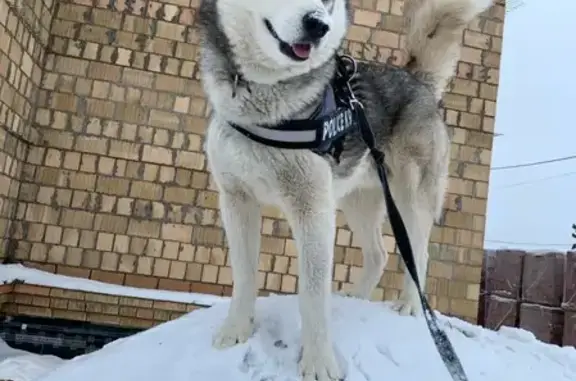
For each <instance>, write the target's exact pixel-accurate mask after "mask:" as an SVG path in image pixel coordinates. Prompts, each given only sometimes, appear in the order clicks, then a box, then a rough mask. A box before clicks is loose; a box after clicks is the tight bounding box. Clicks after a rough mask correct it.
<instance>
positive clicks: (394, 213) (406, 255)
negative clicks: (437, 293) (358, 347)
mask: <svg viewBox="0 0 576 381" xmlns="http://www.w3.org/2000/svg"><path fill="white" fill-rule="evenodd" d="M346 58H348V57H346ZM349 59H350V60H352V63H353V65H354V68H353V72H352V74H348V75H347V78H348V83H347V89H348V91H347V97H348V99H349V103H350V107H351V108H352V110H353V112H354V115H355V116H356V121H357V123H358V128H359V129H360V133H361V134H362V140H364V143H366V146H367V147H368V149H369V150H370V155H371V156H372V158H373V159H374V163H375V165H376V170H377V172H378V177H379V178H380V183H381V184H382V190H383V191H384V198H385V201H386V209H387V210H388V218H389V219H390V225H391V226H392V232H393V233H394V236H395V237H396V243H397V244H398V249H399V250H400V255H401V256H402V260H403V261H404V264H405V265H406V269H407V270H408V272H409V273H410V276H411V277H412V280H413V281H414V283H415V284H416V288H417V289H418V296H419V298H420V303H421V304H422V310H423V312H424V319H425V320H426V324H427V325H428V330H429V331H430V335H431V336H432V339H433V340H434V344H435V345H436V349H437V350H438V353H439V354H440V357H441V358H442V361H443V362H444V365H445V366H446V369H447V370H448V372H449V373H450V375H451V376H452V380H454V381H468V376H466V372H465V371H464V368H463V367H462V363H461V362H460V359H459V358H458V356H457V355H456V351H455V350H454V347H453V346H452V343H451V342H450V339H449V338H448V335H446V332H444V331H443V330H442V328H440V326H439V324H438V317H437V316H436V314H435V313H434V310H433V309H432V308H431V307H430V304H429V303H428V299H426V296H425V295H424V292H422V286H421V283H420V279H419V278H418V271H417V270H416V261H415V260H414V252H413V251H412V245H411V244H410V238H409V236H408V232H407V231H406V226H405V225H404V221H403V220H402V216H401V215H400V211H399V210H398V208H397V207H396V203H395V202H394V199H393V197H392V193H390V186H389V184H388V178H387V176H386V170H385V168H384V152H382V151H381V150H379V149H378V148H376V142H375V139H374V132H373V131H372V128H371V126H370V122H368V119H367V118H366V113H365V112H364V106H363V105H362V103H360V101H359V100H358V99H356V97H355V96H354V93H353V92H352V88H351V86H350V80H351V79H352V77H353V75H354V74H355V73H356V63H355V61H353V59H352V58H349Z"/></svg>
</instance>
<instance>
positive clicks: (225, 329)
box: [212, 318, 254, 349]
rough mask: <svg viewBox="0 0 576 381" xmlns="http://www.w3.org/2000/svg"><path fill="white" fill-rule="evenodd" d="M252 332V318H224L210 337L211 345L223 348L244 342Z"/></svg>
mask: <svg viewBox="0 0 576 381" xmlns="http://www.w3.org/2000/svg"><path fill="white" fill-rule="evenodd" d="M253 333H254V319H251V318H249V319H226V320H225V321H224V324H223V325H222V326H221V327H220V329H219V330H218V331H217V332H216V334H215V335H214V337H213V338H212V346H213V347H214V348H216V349H224V348H228V347H231V346H234V345H236V344H241V343H244V342H246V341H247V340H248V339H249V338H250V337H251V336H252V334H253Z"/></svg>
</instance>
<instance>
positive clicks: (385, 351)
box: [0, 296, 576, 381]
mask: <svg viewBox="0 0 576 381" xmlns="http://www.w3.org/2000/svg"><path fill="white" fill-rule="evenodd" d="M227 304H228V303H226V302H224V303H218V304H216V305H215V306H213V307H211V308H208V309H202V310H196V311H194V312H191V313H189V314H188V315H185V316H183V317H181V318H179V319H177V320H174V321H171V322H167V323H164V324H162V325H159V326H157V327H155V328H153V329H150V330H148V331H145V332H142V333H139V334H137V335H134V336H131V337H129V338H126V339H122V340H118V341H116V342H113V343H111V344H109V345H108V346H106V347H104V348H103V349H101V350H99V351H97V352H94V353H91V354H89V355H86V356H81V357H78V358H76V359H74V360H70V361H66V362H64V363H63V364H62V365H59V364H58V363H57V362H55V363H53V365H54V369H53V370H52V371H51V372H49V373H47V374H44V375H41V376H40V377H35V376H32V377H29V378H26V377H24V376H21V378H13V381H102V380H106V381H126V380H139V381H157V380H170V381H192V380H193V381H292V380H294V381H297V380H299V378H298V371H297V359H298V354H299V332H300V327H299V316H298V303H297V298H296V297H295V296H270V297H266V298H259V300H258V304H257V318H256V322H257V330H256V333H255V335H254V337H253V338H251V339H250V340H249V341H248V342H247V343H244V344H241V345H237V346H235V347H233V348H230V349H227V350H224V351H217V350H215V349H212V347H211V335H212V333H213V331H214V330H215V328H216V327H217V326H218V325H219V324H220V323H221V322H222V320H223V319H224V316H225V313H226V308H227ZM441 320H442V322H443V325H444V326H445V327H446V329H447V331H448V334H449V336H450V338H451V340H452V342H453V343H454V346H455V348H456V351H457V352H458V354H459V356H460V358H461V360H462V362H463V365H464V367H465V369H466V371H467V373H468V376H469V378H470V381H517V380H522V381H542V380H553V381H574V380H576V349H574V348H568V347H566V348H560V347H557V346H552V345H547V344H544V343H541V342H539V341H537V340H536V339H535V338H534V336H533V335H532V334H530V333H528V332H525V331H522V330H518V329H510V328H508V329H503V330H501V331H500V332H493V331H489V330H486V329H483V328H480V327H478V326H474V325H471V324H468V323H465V322H462V321H460V320H458V319H453V318H446V317H442V318H441ZM332 329H333V332H334V345H335V348H336V350H337V354H338V356H339V358H340V360H341V363H342V364H343V365H344V367H345V369H346V373H347V378H346V380H347V381H381V380H382V381H383V380H394V381H422V380H432V381H444V380H445V381H450V376H449V375H448V373H447V372H446V370H445V368H444V365H443V363H442V361H441V360H440V358H439V356H438V354H437V352H436V349H435V347H434V345H433V343H432V340H431V339H430V336H429V333H428V331H427V328H426V324H425V322H424V320H422V319H416V318H412V317H401V316H399V315H398V314H397V313H396V312H393V311H392V310H391V309H390V308H389V307H388V306H387V305H385V304H382V303H374V302H367V301H360V300H355V299H350V298H343V297H339V296H338V297H336V296H335V297H334V302H333V311H332ZM29 361H31V362H33V360H32V358H30V360H29ZM44 370H45V369H44ZM3 378H4V379H5V378H7V377H6V376H5V375H4V373H3V368H2V366H1V365H0V379H3Z"/></svg>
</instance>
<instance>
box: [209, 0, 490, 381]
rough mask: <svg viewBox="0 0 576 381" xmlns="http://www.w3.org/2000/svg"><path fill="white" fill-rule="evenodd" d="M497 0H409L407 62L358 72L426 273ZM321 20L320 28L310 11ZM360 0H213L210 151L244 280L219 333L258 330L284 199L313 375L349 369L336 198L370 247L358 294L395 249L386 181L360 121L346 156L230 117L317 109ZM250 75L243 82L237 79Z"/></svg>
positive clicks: (367, 290)
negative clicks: (389, 240)
mask: <svg viewBox="0 0 576 381" xmlns="http://www.w3.org/2000/svg"><path fill="white" fill-rule="evenodd" d="M491 2H492V1H491V0H412V1H411V3H409V4H408V6H407V9H406V12H405V13H406V16H407V17H406V19H407V20H408V23H407V24H408V25H407V38H406V52H407V54H408V56H409V57H411V58H410V60H409V63H408V64H407V65H406V67H403V68H398V67H393V66H390V65H383V64H369V63H359V65H358V75H356V77H355V78H354V80H353V83H352V85H353V89H354V92H355V95H356V97H357V98H358V99H359V100H360V101H361V102H362V103H363V105H364V108H365V110H366V114H367V118H368V120H369V122H370V123H371V126H372V128H373V130H374V133H375V137H376V141H377V144H378V146H379V148H380V149H382V150H383V151H384V153H385V155H386V160H385V165H386V170H387V173H388V176H389V182H390V188H391V192H392V195H393V197H394V199H395V202H396V204H397V206H398V209H399V211H400V213H401V215H402V218H403V220H404V222H405V224H406V227H407V230H408V234H409V237H410V240H411V243H412V246H413V251H414V255H415V259H416V263H417V267H418V273H419V276H420V279H425V277H426V272H427V265H428V252H427V247H428V241H429V238H430V232H431V229H432V226H433V223H434V221H435V219H437V218H438V217H439V215H440V212H441V209H442V205H443V201H444V193H445V190H446V187H447V181H448V162H449V151H450V140H449V136H448V132H447V129H446V126H445V124H444V122H443V118H442V114H441V111H440V109H439V106H438V105H439V102H440V99H441V97H442V94H443V91H444V88H445V86H446V84H447V83H448V81H449V80H450V78H451V77H452V76H453V74H454V69H455V65H456V64H457V61H458V58H459V55H460V40H461V38H462V32H463V30H464V28H465V27H466V25H467V24H468V23H469V22H470V21H471V20H472V19H473V18H474V17H476V16H477V15H478V14H479V13H480V12H482V11H484V10H486V9H487V8H488V7H489V6H490V5H491ZM305 17H308V18H310V17H312V18H314V20H315V21H314V22H315V24H314V25H313V26H318V25H321V26H322V27H323V29H322V32H321V33H319V34H318V29H317V28H316V29H314V28H312V29H311V28H310V26H309V25H307V24H305V23H303V19H304V18H305ZM349 17H350V5H349V3H348V0H290V1H287V0H203V2H202V5H201V8H200V12H199V14H198V23H199V27H200V32H201V39H202V40H201V45H202V46H201V48H202V53H201V66H200V67H201V76H202V82H203V86H204V89H205V92H206V94H207V96H208V99H209V102H210V104H211V107H212V111H213V112H212V115H211V121H210V124H209V127H208V130H207V134H206V141H205V151H206V154H207V158H208V164H209V168H210V171H211V173H212V175H213V177H214V180H215V183H216V184H217V187H218V189H219V194H220V211H221V216H222V223H223V225H224V229H225V231H226V236H227V239H228V244H229V247H230V260H231V264H232V272H233V279H234V287H233V292H232V300H231V304H230V309H229V313H228V317H227V318H226V320H225V321H224V323H223V325H222V327H221V328H220V329H219V331H218V332H216V334H215V336H214V342H213V343H214V346H215V347H218V348H224V347H228V346H232V345H234V344H236V343H241V342H244V341H246V340H247V339H248V338H249V337H250V336H251V335H252V333H253V330H254V312H255V301H256V297H257V293H258V289H257V288H258V287H257V274H258V262H259V261H258V256H259V252H260V228H261V206H262V205H265V204H268V205H270V204H272V205H276V206H278V207H279V208H280V209H281V210H282V211H283V213H284V215H285V216H286V218H287V220H288V222H289V224H290V226H291V228H292V232H293V235H294V239H295V242H296V245H297V250H298V253H299V261H298V264H299V280H298V292H299V300H300V314H301V322H302V330H301V341H302V358H301V360H300V370H301V373H302V378H303V380H304V381H311V380H318V381H331V380H338V379H342V378H343V376H344V375H343V369H342V367H340V366H339V364H338V363H337V361H336V357H335V354H334V350H333V347H332V341H331V340H332V339H331V332H330V329H329V326H330V325H329V318H330V312H331V309H330V297H331V281H332V269H333V251H334V241H335V232H336V222H335V216H336V209H337V208H339V209H341V210H342V211H343V212H344V214H345V216H346V219H347V222H348V225H349V227H350V229H351V230H352V232H353V234H354V235H355V236H356V237H357V238H358V240H359V242H360V243H361V246H362V253H363V274H362V277H361V279H360V280H359V282H358V283H357V284H355V285H354V289H353V292H352V293H351V294H352V295H353V296H356V297H360V298H369V297H370V295H371V293H372V291H373V290H374V288H375V287H376V285H377V284H378V282H379V280H380V278H381V276H382V273H383V270H384V267H385V265H386V261H387V257H388V254H387V252H386V250H385V248H384V245H383V241H382V231H381V225H382V223H383V221H384V219H385V218H386V207H385V203H384V198H383V192H382V188H381V185H380V183H379V180H378V176H377V173H376V170H375V168H374V166H373V162H372V159H371V157H370V156H369V155H368V152H367V150H366V147H365V145H364V143H363V142H362V140H361V138H360V135H359V134H358V133H353V134H351V135H349V137H348V138H347V140H346V142H345V145H344V151H343V153H342V156H341V161H340V163H339V164H337V163H336V162H335V161H334V160H332V159H331V158H330V157H321V156H319V155H317V154H315V153H313V152H311V151H307V150H288V149H278V148H273V147H269V146H265V145H262V144H260V143H257V142H254V141H252V140H250V139H249V138H247V137H245V136H244V135H242V134H241V133H239V132H238V131H236V130H235V129H233V128H232V127H231V126H230V124H229V123H230V122H231V123H235V124H237V125H240V126H242V125H275V124H278V123H280V122H281V121H285V120H289V119H303V118H306V117H308V116H309V115H311V113H312V112H313V111H314V110H315V108H316V107H317V105H318V104H319V103H320V102H321V98H322V94H323V92H324V90H325V88H326V86H327V84H328V83H329V81H330V80H331V79H332V77H333V76H334V70H335V59H334V55H335V53H336V51H337V49H338V48H339V47H340V45H341V42H342V40H343V38H344V37H345V34H346V31H347V27H348V23H349ZM280 41H282V43H283V45H284V48H286V46H289V47H290V48H291V49H292V52H295V50H294V49H295V48H294V47H295V45H294V44H299V43H310V46H311V51H310V52H309V56H308V57H307V58H306V59H296V58H297V57H296V58H295V57H293V56H292V57H291V56H289V55H288V54H287V53H286V51H285V49H284V50H283V49H282V47H281V44H282V43H281V42H280ZM236 75H238V76H239V77H240V79H241V80H240V81H239V82H238V85H237V86H236V85H235V77H236ZM398 310H399V311H400V313H402V314H412V315H418V314H420V313H421V307H420V301H419V298H418V293H417V290H416V287H415V285H414V283H413V282H412V280H411V279H410V276H409V275H408V274H405V282H404V289H403V291H402V292H401V295H400V300H399V301H398Z"/></svg>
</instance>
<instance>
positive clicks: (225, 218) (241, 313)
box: [213, 189, 261, 348]
mask: <svg viewBox="0 0 576 381" xmlns="http://www.w3.org/2000/svg"><path fill="white" fill-rule="evenodd" d="M219 198H220V213H221V215H222V224H223V225H224V229H225V230H226V237H227V238H228V246H229V247H230V261H231V264H232V277H233V280H234V284H233V287H232V300H231V302H230V309H229V311H228V316H227V317H226V320H225V321H224V324H223V325H222V327H221V328H220V330H219V331H218V332H217V333H216V335H215V336H214V339H213V344H214V346H215V347H217V348H226V347H229V346H232V345H234V344H236V343H243V342H245V341H246V340H248V339H249V338H250V336H251V335H252V333H253V331H254V308H255V303H256V297H257V294H258V287H257V286H258V284H257V275H258V255H259V253H260V226H261V210H260V205H259V204H258V203H257V201H256V200H254V199H253V198H252V197H250V196H249V195H247V194H246V193H244V192H242V191H239V190H236V191H234V192H229V191H226V190H224V189H221V190H220V197H219Z"/></svg>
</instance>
